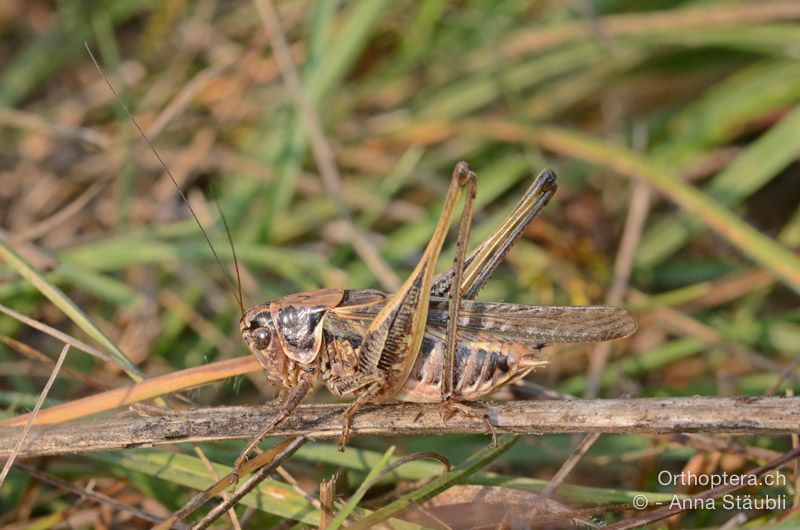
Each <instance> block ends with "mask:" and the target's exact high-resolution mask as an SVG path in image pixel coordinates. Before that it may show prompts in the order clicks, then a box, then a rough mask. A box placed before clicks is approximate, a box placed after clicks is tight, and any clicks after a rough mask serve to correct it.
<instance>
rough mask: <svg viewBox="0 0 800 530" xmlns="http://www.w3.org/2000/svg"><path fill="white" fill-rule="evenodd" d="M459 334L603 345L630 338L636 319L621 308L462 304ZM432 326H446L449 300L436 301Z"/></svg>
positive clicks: (431, 310)
mask: <svg viewBox="0 0 800 530" xmlns="http://www.w3.org/2000/svg"><path fill="white" fill-rule="evenodd" d="M460 309H461V311H460V315H459V317H458V329H459V331H460V332H466V333H469V332H473V333H485V334H488V335H492V336H494V337H496V338H498V339H504V340H519V341H522V342H527V343H534V344H553V343H568V342H600V341H606V340H612V339H619V338H623V337H627V336H628V335H631V334H632V333H633V332H635V331H636V328H637V324H636V319H635V318H634V317H633V315H631V314H630V313H629V312H628V311H626V310H624V309H622V308H619V307H607V306H584V307H554V306H529V305H520V304H508V303H496V302H473V301H469V300H462V302H461V308H460ZM428 325H429V326H446V325H447V300H442V299H438V300H433V301H432V303H431V306H430V310H429V312H428Z"/></svg>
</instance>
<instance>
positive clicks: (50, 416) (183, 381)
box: [0, 357, 262, 427]
mask: <svg viewBox="0 0 800 530" xmlns="http://www.w3.org/2000/svg"><path fill="white" fill-rule="evenodd" d="M261 369H262V368H261V365H259V364H258V361H256V360H255V358H253V357H239V358H236V359H230V360H227V361H219V362H216V363H210V364H206V365H202V366H198V367H196V368H189V369H187V370H180V371H177V372H173V373H170V374H166V375H163V376H160V377H153V378H151V379H147V380H145V381H142V382H141V383H136V384H135V385H131V386H128V387H121V388H115V389H113V390H109V391H107V392H102V393H100V394H95V395H92V396H88V397H85V398H81V399H76V400H73V401H71V402H69V403H63V404H61V405H56V406H54V407H50V408H48V409H45V410H43V411H42V412H41V413H40V414H39V415H38V416H37V417H36V418H35V420H34V425H41V424H47V423H62V422H66V421H70V420H74V419H78V418H83V417H85V416H89V415H91V414H97V413H98V412H105V411H108V410H114V409H116V408H119V407H124V406H126V405H131V404H133V403H138V402H140V401H145V400H148V399H153V398H156V397H159V396H163V395H165V394H169V393H171V392H178V391H180V390H186V389H188V388H192V387H195V386H198V385H203V384H206V383H210V382H213V381H219V380H221V379H227V378H229V377H235V376H237V375H244V374H248V373H251V372H258V371H260V370H261ZM29 418H30V415H28V414H25V415H21V416H16V417H14V418H9V419H6V420H2V421H0V426H8V427H11V426H19V425H24V424H25V422H26V421H28V419H29Z"/></svg>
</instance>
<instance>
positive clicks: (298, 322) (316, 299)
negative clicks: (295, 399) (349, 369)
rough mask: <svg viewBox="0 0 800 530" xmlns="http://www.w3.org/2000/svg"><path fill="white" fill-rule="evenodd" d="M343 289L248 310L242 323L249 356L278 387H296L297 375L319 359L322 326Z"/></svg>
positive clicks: (297, 296)
mask: <svg viewBox="0 0 800 530" xmlns="http://www.w3.org/2000/svg"><path fill="white" fill-rule="evenodd" d="M343 296H344V291H343V290H342V289H319V290H316V291H307V292H304V293H298V294H292V295H289V296H284V297H283V298H278V299H277V300H273V301H272V302H269V303H266V304H259V305H256V306H253V307H251V308H250V309H248V310H247V311H246V312H245V313H244V316H242V320H241V322H240V325H239V328H240V330H241V332H242V337H243V338H244V341H245V342H246V343H247V347H248V348H249V349H250V352H251V353H252V354H253V355H255V357H256V359H258V362H259V363H260V364H261V366H262V367H264V370H265V371H266V372H267V380H269V382H270V383H271V384H273V385H275V386H281V387H285V386H293V384H294V383H295V382H296V376H297V371H298V370H299V369H300V368H302V367H309V366H311V365H313V364H314V363H316V362H317V361H318V359H319V352H320V350H321V349H322V342H323V340H322V339H323V333H322V331H323V323H324V319H325V315H326V314H327V313H328V311H329V310H330V309H332V308H334V307H336V306H337V305H339V303H340V302H341V301H342V297H343Z"/></svg>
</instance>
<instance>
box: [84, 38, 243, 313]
mask: <svg viewBox="0 0 800 530" xmlns="http://www.w3.org/2000/svg"><path fill="white" fill-rule="evenodd" d="M83 45H84V46H85V47H86V51H87V52H88V53H89V57H91V59H92V62H93V63H94V66H95V68H97V71H98V72H100V75H102V76H103V80H104V81H105V82H106V85H108V88H109V89H110V90H111V93H112V94H114V97H115V98H116V99H117V103H119V106H120V107H122V110H124V111H125V114H127V115H128V118H129V119H130V120H131V122H132V123H133V125H134V126H135V127H136V130H138V131H139V135H140V136H141V137H142V139H143V140H144V141H145V143H146V144H147V146H148V147H149V148H150V150H151V151H152V152H153V154H154V155H155V156H156V158H157V159H158V162H159V163H160V164H161V167H162V168H164V171H165V172H166V173H167V175H168V176H169V179H170V180H171V181H172V183H173V184H174V185H175V189H176V190H178V194H179V195H180V196H181V199H183V202H184V203H185V204H186V207H187V208H189V212H191V214H192V217H194V222H195V223H197V226H198V227H200V231H201V232H202V233H203V237H204V238H205V240H206V243H208V248H210V249H211V253H212V254H213V255H214V260H215V261H216V262H217V266H219V270H220V271H222V275H223V276H224V277H225V281H226V282H227V283H228V287H229V288H230V290H231V294H232V295H233V297H234V298H235V299H236V303H237V304H239V309H240V310H241V311H242V315H244V301H243V300H242V284H241V278H240V276H239V263H238V261H237V259H236V252H235V251H233V262H234V264H235V266H236V278H237V282H238V285H239V288H238V290H237V289H236V287H235V286H234V285H233V280H232V279H231V276H230V274H228V271H227V270H225V267H223V266H222V260H220V259H219V256H218V255H217V251H216V250H214V245H212V244H211V238H210V237H208V232H206V229H205V228H203V224H202V223H201V222H200V218H199V217H197V214H196V213H195V211H194V208H192V205H191V204H189V199H187V198H186V194H184V193H183V190H181V187H180V186H179V185H178V181H177V180H175V177H174V176H172V171H170V170H169V167H167V164H166V163H165V162H164V160H163V159H162V158H161V155H159V154H158V151H156V148H155V147H154V146H153V143H152V142H151V141H150V139H149V138H148V137H147V135H146V134H145V133H144V130H142V128H141V127H140V126H139V122H137V121H136V118H134V117H133V114H131V111H130V110H128V107H127V106H126V105H125V103H124V102H123V101H122V98H121V97H120V96H119V94H118V93H117V91H116V90H115V89H114V85H112V84H111V81H110V80H109V79H108V76H107V75H106V73H105V71H104V70H103V68H102V67H101V66H100V63H98V62H97V59H95V57H94V54H93V53H92V49H91V48H89V43H88V42H86V41H83ZM214 200H215V201H217V198H216V195H215V196H214ZM217 207H218V208H219V202H217ZM219 213H220V215H221V217H222V222H223V224H224V225H225V232H226V233H227V234H228V241H229V242H230V244H231V250H233V241H232V240H231V232H230V230H229V229H228V222H227V221H226V220H225V216H224V215H222V209H221V208H219ZM237 293H238V294H237Z"/></svg>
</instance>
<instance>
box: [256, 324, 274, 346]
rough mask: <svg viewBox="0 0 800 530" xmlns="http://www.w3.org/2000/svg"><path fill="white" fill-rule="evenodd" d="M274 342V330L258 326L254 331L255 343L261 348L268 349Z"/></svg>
mask: <svg viewBox="0 0 800 530" xmlns="http://www.w3.org/2000/svg"><path fill="white" fill-rule="evenodd" d="M271 342H272V332H271V331H270V330H269V329H268V328H258V329H256V330H255V331H254V332H253V343H254V344H255V346H256V348H258V349H259V350H266V349H267V348H269V345H270V343H271Z"/></svg>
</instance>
